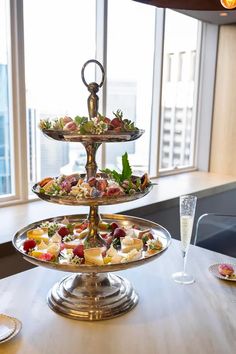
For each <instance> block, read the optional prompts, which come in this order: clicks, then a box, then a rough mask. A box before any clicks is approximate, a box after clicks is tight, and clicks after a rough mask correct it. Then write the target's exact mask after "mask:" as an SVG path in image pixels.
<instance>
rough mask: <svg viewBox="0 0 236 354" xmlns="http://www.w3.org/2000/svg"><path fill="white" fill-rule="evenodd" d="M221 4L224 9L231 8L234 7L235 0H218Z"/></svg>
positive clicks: (235, 4) (235, 5)
mask: <svg viewBox="0 0 236 354" xmlns="http://www.w3.org/2000/svg"><path fill="white" fill-rule="evenodd" d="M220 2H221V5H222V6H224V7H225V8H226V9H229V10H232V9H234V8H235V7H236V0H220Z"/></svg>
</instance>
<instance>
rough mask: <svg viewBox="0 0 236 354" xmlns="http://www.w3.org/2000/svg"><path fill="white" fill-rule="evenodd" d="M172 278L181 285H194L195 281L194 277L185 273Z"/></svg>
mask: <svg viewBox="0 0 236 354" xmlns="http://www.w3.org/2000/svg"><path fill="white" fill-rule="evenodd" d="M172 278H173V279H174V281H175V282H176V283H179V284H193V283H194V282H195V279H194V278H193V276H192V275H190V274H187V273H184V272H177V273H174V274H172Z"/></svg>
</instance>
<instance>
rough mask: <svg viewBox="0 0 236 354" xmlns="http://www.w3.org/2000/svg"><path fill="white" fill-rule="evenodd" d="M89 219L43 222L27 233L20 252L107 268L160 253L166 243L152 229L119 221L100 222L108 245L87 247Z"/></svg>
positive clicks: (62, 262) (53, 259)
mask: <svg viewBox="0 0 236 354" xmlns="http://www.w3.org/2000/svg"><path fill="white" fill-rule="evenodd" d="M88 232H89V223H88V220H83V221H79V222H77V223H70V222H69V220H68V219H67V218H64V219H63V220H62V221H61V222H60V223H56V222H47V221H46V222H44V223H43V224H41V225H39V227H37V228H35V229H32V230H29V231H28V232H27V239H26V240H25V241H24V242H23V244H22V246H21V249H22V251H23V252H25V253H27V254H28V255H30V256H32V257H35V258H37V259H40V260H43V261H46V262H47V261H50V262H56V263H60V264H87V265H89V264H90V265H99V266H100V265H106V264H117V263H126V262H131V261H135V260H138V259H140V258H144V257H149V256H152V255H153V254H156V253H158V252H160V251H161V250H162V249H163V244H162V242H161V240H160V239H159V237H158V235H156V234H153V233H152V232H151V230H150V229H146V230H140V228H139V227H138V226H137V225H132V226H127V227H124V226H120V225H118V224H117V223H116V222H111V223H107V222H104V221H100V223H99V235H100V236H101V237H102V238H103V239H104V244H105V246H103V247H94V248H86V243H85V238H86V236H87V235H88Z"/></svg>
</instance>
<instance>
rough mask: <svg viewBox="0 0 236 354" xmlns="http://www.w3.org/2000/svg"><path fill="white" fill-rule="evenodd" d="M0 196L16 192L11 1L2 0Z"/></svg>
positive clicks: (0, 9) (0, 24)
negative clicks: (12, 102) (12, 112)
mask: <svg viewBox="0 0 236 354" xmlns="http://www.w3.org/2000/svg"><path fill="white" fill-rule="evenodd" d="M0 33H1V40H0V88H1V89H0V197H2V196H6V195H11V194H13V193H14V184H13V182H14V178H13V170H12V165H13V156H12V152H13V151H12V150H13V148H12V140H11V139H12V136H11V134H10V132H12V122H11V118H12V117H11V105H10V97H11V96H10V89H11V56H10V53H11V52H10V28H9V1H6V0H0Z"/></svg>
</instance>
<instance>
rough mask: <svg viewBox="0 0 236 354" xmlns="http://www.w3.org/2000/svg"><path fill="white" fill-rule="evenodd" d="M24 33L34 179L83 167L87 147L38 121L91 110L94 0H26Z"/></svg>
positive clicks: (28, 115)
mask: <svg viewBox="0 0 236 354" xmlns="http://www.w3.org/2000/svg"><path fill="white" fill-rule="evenodd" d="M55 9H56V11H55ZM65 14H66V15H65ZM88 18H89V19H90V20H89V21H88ZM42 19H43V21H42ZM24 37H25V73H26V103H27V112H26V113H27V126H28V154H29V181H30V185H32V184H33V183H35V182H36V181H37V180H40V179H41V178H43V177H47V176H57V175H59V174H60V173H64V174H70V173H73V172H75V171H79V172H82V171H84V163H85V159H86V152H85V149H84V147H83V146H82V145H81V144H75V143H71V144H68V143H64V142H57V141H53V140H49V139H48V138H47V137H45V136H43V134H42V133H41V132H40V131H39V129H38V123H39V120H40V118H55V117H58V116H59V117H60V116H65V115H69V116H72V117H75V116H76V115H78V114H79V115H88V113H87V96H88V91H87V89H86V87H85V86H84V84H83V83H82V80H81V68H82V66H83V64H84V63H85V61H87V60H88V59H90V58H94V57H95V1H94V0H87V1H83V2H81V1H78V0H69V1H68V0H60V1H58V0H50V1H47V0H35V1H31V0H24ZM88 70H89V69H88ZM90 74H91V73H90V72H87V70H86V75H90ZM91 77H92V75H91ZM91 81H94V78H91V80H90V81H89V82H91ZM52 161H53V163H52Z"/></svg>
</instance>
